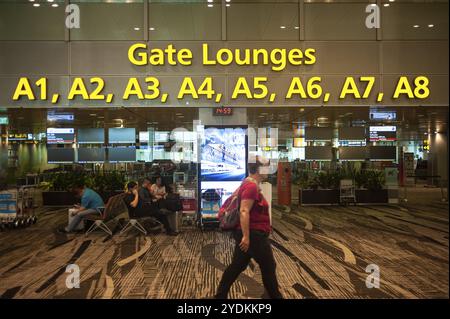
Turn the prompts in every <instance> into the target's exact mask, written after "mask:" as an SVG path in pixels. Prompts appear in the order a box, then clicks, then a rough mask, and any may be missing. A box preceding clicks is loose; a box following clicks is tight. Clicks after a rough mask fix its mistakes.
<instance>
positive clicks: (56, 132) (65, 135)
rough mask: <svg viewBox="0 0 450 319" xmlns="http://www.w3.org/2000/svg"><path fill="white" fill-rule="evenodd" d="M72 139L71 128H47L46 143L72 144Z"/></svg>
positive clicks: (73, 138)
mask: <svg viewBox="0 0 450 319" xmlns="http://www.w3.org/2000/svg"><path fill="white" fill-rule="evenodd" d="M74 141H75V129H73V128H47V144H72V143H73V142H74Z"/></svg>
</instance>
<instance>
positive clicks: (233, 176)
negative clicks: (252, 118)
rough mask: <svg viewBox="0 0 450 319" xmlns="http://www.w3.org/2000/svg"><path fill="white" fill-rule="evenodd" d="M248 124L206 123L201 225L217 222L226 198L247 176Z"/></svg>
mask: <svg viewBox="0 0 450 319" xmlns="http://www.w3.org/2000/svg"><path fill="white" fill-rule="evenodd" d="M246 131H247V127H246V126H214V127H213V126H205V128H204V138H202V141H201V144H200V168H199V170H198V172H199V178H198V181H199V190H200V192H199V195H200V196H199V203H198V207H199V215H200V216H199V217H200V226H201V227H204V226H206V225H211V226H213V225H217V224H218V218H217V217H218V216H217V215H218V212H219V209H220V207H221V206H222V204H223V203H224V202H225V200H226V199H227V198H228V197H229V196H230V195H231V194H232V193H233V192H234V191H235V190H236V188H238V187H239V185H240V184H241V181H242V180H243V179H244V178H245V177H246V176H247V135H246Z"/></svg>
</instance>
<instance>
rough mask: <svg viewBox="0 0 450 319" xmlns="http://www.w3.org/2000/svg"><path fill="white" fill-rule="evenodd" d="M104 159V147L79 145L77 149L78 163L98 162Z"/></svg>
mask: <svg viewBox="0 0 450 319" xmlns="http://www.w3.org/2000/svg"><path fill="white" fill-rule="evenodd" d="M104 161H105V149H104V148H103V147H98V148H92V147H80V148H79V149H78V162H79V163H99V162H104Z"/></svg>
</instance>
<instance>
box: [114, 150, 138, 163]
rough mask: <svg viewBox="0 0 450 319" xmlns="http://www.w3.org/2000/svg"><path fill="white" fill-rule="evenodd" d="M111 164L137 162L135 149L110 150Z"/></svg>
mask: <svg viewBox="0 0 450 319" xmlns="http://www.w3.org/2000/svg"><path fill="white" fill-rule="evenodd" d="M108 161H109V162H110V163H120V162H136V148H135V147H113V148H109V149H108Z"/></svg>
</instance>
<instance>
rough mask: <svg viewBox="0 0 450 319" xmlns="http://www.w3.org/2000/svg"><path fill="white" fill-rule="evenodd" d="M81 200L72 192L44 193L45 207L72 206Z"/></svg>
mask: <svg viewBox="0 0 450 319" xmlns="http://www.w3.org/2000/svg"><path fill="white" fill-rule="evenodd" d="M79 201H80V200H79V199H77V198H76V197H75V195H74V194H73V193H71V192H65V191H47V192H42V202H43V205H44V206H72V205H74V204H76V203H77V202H79Z"/></svg>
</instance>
